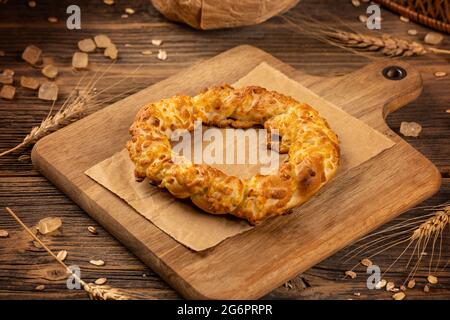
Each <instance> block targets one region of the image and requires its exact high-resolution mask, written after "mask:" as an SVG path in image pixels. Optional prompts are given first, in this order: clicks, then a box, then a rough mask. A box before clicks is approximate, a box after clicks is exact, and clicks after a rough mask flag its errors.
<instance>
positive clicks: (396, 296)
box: [392, 292, 406, 300]
mask: <svg viewBox="0 0 450 320" xmlns="http://www.w3.org/2000/svg"><path fill="white" fill-rule="evenodd" d="M405 297H406V294H405V293H404V292H397V293H395V294H394V295H393V296H392V299H394V300H403V299H405Z"/></svg>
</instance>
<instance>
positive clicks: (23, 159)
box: [17, 154, 31, 162]
mask: <svg viewBox="0 0 450 320" xmlns="http://www.w3.org/2000/svg"><path fill="white" fill-rule="evenodd" d="M30 159H31V157H30V156H29V155H28V154H23V155H21V156H20V157H18V158H17V161H19V162H28V161H29V160H30Z"/></svg>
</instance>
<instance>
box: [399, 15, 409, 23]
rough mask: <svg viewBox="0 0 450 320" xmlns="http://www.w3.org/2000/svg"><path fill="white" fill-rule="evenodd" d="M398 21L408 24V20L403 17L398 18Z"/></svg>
mask: <svg viewBox="0 0 450 320" xmlns="http://www.w3.org/2000/svg"><path fill="white" fill-rule="evenodd" d="M400 21H401V22H409V18H407V17H404V16H400Z"/></svg>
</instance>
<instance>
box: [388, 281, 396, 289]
mask: <svg viewBox="0 0 450 320" xmlns="http://www.w3.org/2000/svg"><path fill="white" fill-rule="evenodd" d="M394 288H395V283H394V282H392V281H389V282H388V283H387V284H386V291H392V290H393V289H394Z"/></svg>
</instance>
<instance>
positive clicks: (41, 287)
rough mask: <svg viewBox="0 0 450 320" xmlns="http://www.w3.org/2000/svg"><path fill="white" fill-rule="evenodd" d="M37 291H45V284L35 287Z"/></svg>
mask: <svg viewBox="0 0 450 320" xmlns="http://www.w3.org/2000/svg"><path fill="white" fill-rule="evenodd" d="M34 290H36V291H43V290H45V286H44V285H43V284H40V285H38V286H37V287H36V288H34Z"/></svg>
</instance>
